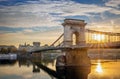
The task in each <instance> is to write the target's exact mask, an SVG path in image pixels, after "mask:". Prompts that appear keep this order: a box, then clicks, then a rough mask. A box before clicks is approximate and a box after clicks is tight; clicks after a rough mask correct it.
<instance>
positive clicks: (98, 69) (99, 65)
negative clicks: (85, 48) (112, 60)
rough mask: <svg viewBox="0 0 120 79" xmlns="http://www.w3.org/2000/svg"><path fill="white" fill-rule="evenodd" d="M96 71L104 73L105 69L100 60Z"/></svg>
mask: <svg viewBox="0 0 120 79" xmlns="http://www.w3.org/2000/svg"><path fill="white" fill-rule="evenodd" d="M95 70H96V72H97V73H103V69H102V65H101V62H100V60H98V63H97V66H96V69H95Z"/></svg>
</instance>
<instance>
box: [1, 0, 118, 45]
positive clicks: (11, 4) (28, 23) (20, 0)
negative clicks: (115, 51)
mask: <svg viewBox="0 0 120 79" xmlns="http://www.w3.org/2000/svg"><path fill="white" fill-rule="evenodd" d="M119 5H120V0H0V45H1V44H7V45H12V44H14V45H18V44H19V43H22V44H23V43H24V42H28V43H32V42H33V41H40V42H42V44H45V43H48V44H49V43H50V42H51V41H54V40H55V39H56V38H57V37H58V36H59V35H60V34H61V33H62V32H63V27H62V25H61V24H62V23H63V20H64V19H65V18H72V19H82V20H85V22H86V23H87V25H86V28H90V29H94V30H102V31H112V32H113V31H114V32H120V8H119V7H120V6H119ZM54 33H55V34H54ZM53 34H54V35H53ZM94 39H95V40H98V41H99V40H102V39H104V36H103V37H100V36H99V35H97V36H96V37H95V38H94Z"/></svg>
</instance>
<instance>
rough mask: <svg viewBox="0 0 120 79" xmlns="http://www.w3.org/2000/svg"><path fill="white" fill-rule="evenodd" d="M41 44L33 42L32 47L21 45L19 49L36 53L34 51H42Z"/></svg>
mask: <svg viewBox="0 0 120 79" xmlns="http://www.w3.org/2000/svg"><path fill="white" fill-rule="evenodd" d="M40 48H41V47H40V42H33V45H30V44H26V43H25V44H24V45H21V44H20V45H19V48H18V50H20V51H21V50H25V51H27V52H31V51H34V50H38V49H40Z"/></svg>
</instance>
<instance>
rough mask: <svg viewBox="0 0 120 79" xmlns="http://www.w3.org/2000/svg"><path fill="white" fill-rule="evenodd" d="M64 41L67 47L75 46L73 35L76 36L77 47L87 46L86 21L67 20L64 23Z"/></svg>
mask: <svg viewBox="0 0 120 79" xmlns="http://www.w3.org/2000/svg"><path fill="white" fill-rule="evenodd" d="M62 25H63V26H64V41H63V44H64V46H66V47H70V46H72V45H73V35H75V37H76V38H75V41H76V43H75V45H77V46H85V45H86V43H85V25H86V23H85V22H84V20H76V19H65V20H64V23H63V24H62Z"/></svg>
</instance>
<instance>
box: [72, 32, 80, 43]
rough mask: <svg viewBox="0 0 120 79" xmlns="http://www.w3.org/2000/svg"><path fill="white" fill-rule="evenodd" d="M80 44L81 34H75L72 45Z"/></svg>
mask: <svg viewBox="0 0 120 79" xmlns="http://www.w3.org/2000/svg"><path fill="white" fill-rule="evenodd" d="M78 42H79V33H78V32H74V33H73V34H72V45H77V44H78Z"/></svg>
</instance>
